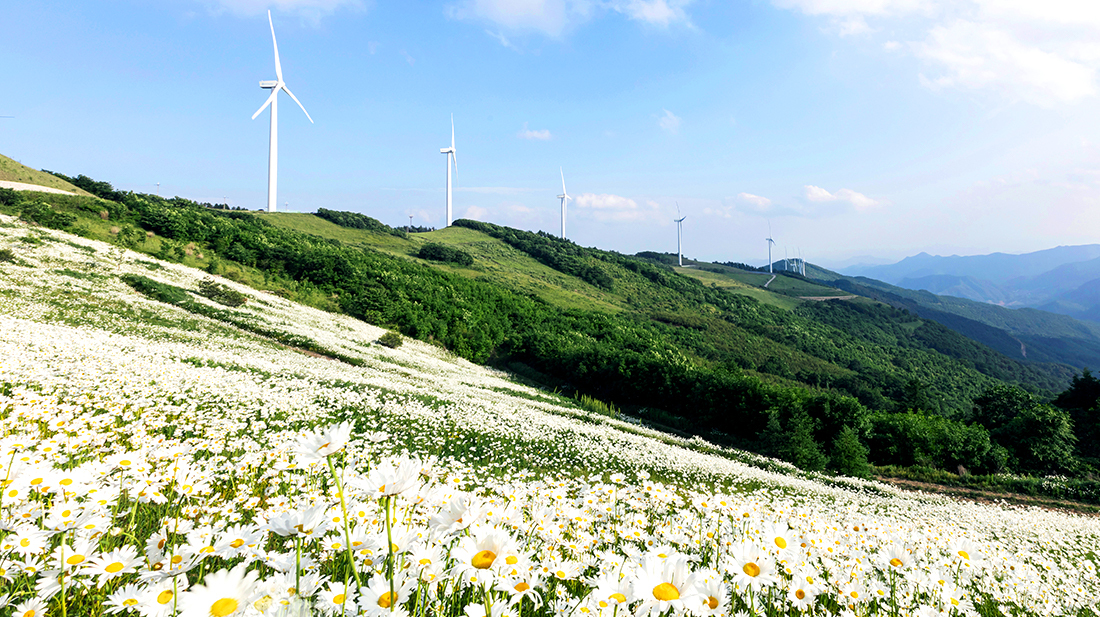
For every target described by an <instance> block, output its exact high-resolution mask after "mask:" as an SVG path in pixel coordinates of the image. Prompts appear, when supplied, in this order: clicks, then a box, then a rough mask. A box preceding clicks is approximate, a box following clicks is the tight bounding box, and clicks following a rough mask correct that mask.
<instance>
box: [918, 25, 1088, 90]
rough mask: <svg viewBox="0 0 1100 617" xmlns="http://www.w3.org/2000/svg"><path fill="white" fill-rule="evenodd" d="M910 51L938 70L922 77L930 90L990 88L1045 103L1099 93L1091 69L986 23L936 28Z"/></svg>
mask: <svg viewBox="0 0 1100 617" xmlns="http://www.w3.org/2000/svg"><path fill="white" fill-rule="evenodd" d="M913 51H914V52H915V53H916V55H917V57H919V58H922V59H924V60H926V61H928V62H929V63H930V64H932V65H934V66H936V67H937V68H939V69H940V70H941V71H942V74H941V75H940V76H938V77H925V76H923V75H922V78H923V79H922V80H921V81H922V83H923V84H925V85H926V86H927V87H929V88H932V89H934V90H935V89H940V88H945V87H961V88H970V89H993V90H998V91H1000V92H1002V93H1003V94H1004V95H1006V96H1008V97H1009V98H1013V99H1022V100H1025V101H1028V102H1030V103H1034V104H1037V105H1042V106H1047V107H1049V106H1052V105H1054V104H1055V103H1073V102H1076V101H1079V100H1081V99H1083V98H1086V97H1092V96H1095V95H1096V94H1097V86H1096V69H1095V68H1093V67H1089V66H1086V65H1084V64H1082V63H1080V62H1075V61H1074V60H1071V59H1069V58H1067V57H1065V56H1063V55H1059V54H1058V53H1055V52H1053V51H1046V50H1043V49H1040V48H1038V47H1036V46H1034V45H1027V44H1024V43H1022V42H1020V41H1019V40H1018V39H1017V38H1016V37H1014V36H1013V35H1012V34H1010V33H1009V32H1006V31H1004V30H1001V29H999V28H997V27H996V26H992V25H990V24H985V23H975V22H970V21H961V20H960V21H956V22H953V23H951V24H949V25H946V26H937V27H935V28H933V29H932V31H931V32H930V33H929V35H928V38H927V39H926V40H925V41H924V42H922V43H917V44H914V45H913Z"/></svg>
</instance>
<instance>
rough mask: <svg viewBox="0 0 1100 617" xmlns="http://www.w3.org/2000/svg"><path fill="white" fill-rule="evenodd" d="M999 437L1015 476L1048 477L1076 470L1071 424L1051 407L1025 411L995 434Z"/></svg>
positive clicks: (1074, 441)
mask: <svg viewBox="0 0 1100 617" xmlns="http://www.w3.org/2000/svg"><path fill="white" fill-rule="evenodd" d="M998 437H999V440H1000V441H1001V443H1002V445H1004V446H1005V447H1006V448H1007V449H1008V451H1009V455H1010V456H1011V457H1012V458H1013V463H1014V467H1015V468H1016V471H1018V472H1021V471H1023V472H1031V473H1040V474H1049V473H1060V472H1070V471H1073V469H1074V468H1075V467H1076V461H1075V460H1074V456H1073V455H1074V446H1075V445H1076V442H1077V437H1076V436H1075V435H1074V434H1073V420H1072V419H1071V418H1070V417H1069V414H1068V413H1066V412H1064V411H1062V410H1061V409H1058V408H1057V407H1054V406H1053V405H1043V404H1039V405H1033V406H1031V407H1027V408H1025V409H1024V410H1023V411H1022V412H1021V413H1020V414H1019V415H1017V416H1016V418H1015V419H1013V420H1012V421H1011V422H1009V423H1008V425H1007V426H1005V427H1004V428H1002V429H1000V431H998Z"/></svg>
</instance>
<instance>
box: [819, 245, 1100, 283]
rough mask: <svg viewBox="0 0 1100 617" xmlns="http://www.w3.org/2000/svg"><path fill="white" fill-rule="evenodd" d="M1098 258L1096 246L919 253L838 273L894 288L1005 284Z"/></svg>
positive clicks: (1099, 254) (1099, 255) (853, 267)
mask: <svg viewBox="0 0 1100 617" xmlns="http://www.w3.org/2000/svg"><path fill="white" fill-rule="evenodd" d="M1098 257H1100V244H1085V245H1081V246H1059V247H1056V248H1052V249H1046V250H1044V251H1036V252H1034V253H1024V254H1022V255H1010V254H1008V253H992V254H989V255H969V256H965V257H961V256H959V255H951V256H950V257H943V256H940V255H929V254H928V253H920V254H918V255H914V256H912V257H906V258H905V259H903V260H901V261H899V262H897V263H895V264H889V265H884V266H852V267H849V268H844V269H843V270H841V271H840V272H841V274H846V275H848V276H866V277H868V278H873V279H878V280H880V281H885V282H887V283H892V284H895V285H896V284H899V283H900V282H901V281H902V280H903V279H918V278H922V277H926V276H933V275H941V274H948V275H953V276H960V277H964V276H972V277H974V278H977V279H984V280H987V281H992V282H994V283H1006V282H1008V281H1010V280H1012V279H1015V278H1020V277H1026V278H1031V277H1035V276H1037V275H1040V274H1043V273H1044V272H1048V271H1050V270H1053V269H1055V268H1057V267H1059V266H1062V265H1064V264H1069V263H1074V262H1081V261H1088V260H1092V259H1096V258H1098Z"/></svg>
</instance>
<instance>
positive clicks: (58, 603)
mask: <svg viewBox="0 0 1100 617" xmlns="http://www.w3.org/2000/svg"><path fill="white" fill-rule="evenodd" d="M3 223H4V224H7V225H9V226H8V227H3V228H0V246H9V247H12V248H13V250H14V251H15V252H16V254H17V255H19V258H20V262H18V263H14V264H13V263H8V264H2V265H0V427H2V428H0V617H7V616H8V615H18V616H19V617H37V616H38V615H45V614H47V613H49V614H63V613H64V614H67V615H68V614H71V615H101V614H120V615H135V614H136V615H142V616H151V615H156V616H162V615H201V616H203V617H206V616H209V615H217V616H221V617H225V616H227V615H308V614H316V613H318V612H319V613H323V614H328V615H373V616H379V617H384V616H387V615H393V616H395V617H409V616H413V617H427V616H429V615H431V616H432V617H442V616H444V615H446V616H448V617H459V616H460V615H464V616H467V617H523V616H526V615H531V616H534V615H538V616H544V617H573V616H577V617H579V616H581V615H593V614H595V615H598V616H599V617H605V616H606V617H618V616H619V615H623V616H625V615H627V613H629V614H632V615H635V616H638V617H645V616H650V617H657V616H658V615H665V614H669V613H671V614H676V615H693V616H698V617H704V616H724V615H737V614H742V613H743V614H745V615H748V614H764V613H767V614H772V615H774V614H778V613H783V614H788V615H789V614H794V613H807V614H808V613H811V612H812V613H817V614H844V615H849V614H851V615H879V614H883V615H885V614H889V615H920V616H922V617H927V616H931V615H938V614H941V613H945V614H958V615H977V614H983V615H987V614H996V613H997V612H1000V613H1001V614H1012V613H1016V612H1019V613H1024V614H1033V615H1039V614H1043V615H1047V614H1055V615H1057V614H1079V611H1082V610H1086V609H1092V610H1094V611H1095V606H1096V604H1097V598H1100V580H1098V578H1097V573H1096V569H1097V562H1096V560H1097V555H1096V548H1097V547H1098V546H1100V523H1098V522H1097V520H1096V519H1093V518H1086V517H1080V516H1072V515H1067V514H1062V513H1055V512H1045V511H1040V510H1031V509H1020V508H1003V507H992V506H985V505H979V504H971V503H960V502H955V501H950V500H947V499H942V498H933V497H928V496H922V495H916V494H908V493H900V492H898V491H896V490H893V489H890V488H888V487H885V486H882V485H879V484H876V483H870V482H859V481H850V482H848V481H845V482H843V483H835V482H834V483H826V482H818V481H813V480H812V479H808V478H806V477H804V476H802V475H799V474H795V473H791V474H780V473H771V472H765V471H762V470H760V469H757V468H754V467H752V466H749V465H746V464H744V463H742V462H739V460H733V459H732V458H731V456H732V454H731V453H728V452H722V451H718V450H717V449H715V448H713V447H712V446H710V445H709V444H706V443H705V442H703V441H701V440H692V441H690V442H689V441H685V440H677V439H672V438H669V437H667V436H661V435H659V434H656V433H653V432H651V431H647V430H640V429H639V428H638V427H636V426H632V425H627V424H625V423H617V422H613V421H609V420H606V419H602V418H601V419H598V421H596V420H594V419H593V418H588V417H586V416H584V414H582V413H580V412H578V411H577V410H575V409H571V408H568V407H567V406H565V405H564V401H560V400H559V399H556V398H555V397H552V396H550V395H546V394H544V393H541V392H539V391H538V390H534V389H531V388H527V387H524V386H520V385H517V384H515V383H513V382H510V381H508V380H507V376H506V375H503V374H501V373H499V372H495V371H491V370H486V369H483V368H480V367H476V366H473V365H471V364H469V363H466V362H462V361H458V360H454V359H452V358H449V357H448V356H447V354H445V353H444V352H441V351H440V350H438V349H435V348H432V347H430V346H427V345H423V344H419V343H415V342H410V343H409V344H407V345H405V346H403V347H401V348H399V349H396V350H395V349H388V348H385V347H381V346H378V345H372V344H371V343H370V341H372V340H374V339H375V338H377V336H378V335H379V334H380V333H381V332H382V330H380V329H378V328H373V327H371V326H368V325H365V324H362V323H359V322H356V321H354V320H351V319H349V318H346V317H342V316H335V315H329V314H326V313H322V312H320V311H316V310H312V309H309V308H306V307H300V306H297V305H294V304H293V303H290V302H287V301H285V300H283V299H281V298H278V297H274V296H268V295H263V294H258V293H257V292H255V291H254V290H250V289H247V288H244V287H236V288H237V289H239V290H240V291H242V292H244V293H248V294H250V295H251V296H252V297H253V301H252V302H249V303H248V304H247V305H246V306H245V307H242V308H241V309H239V312H240V314H241V315H242V316H249V317H248V318H250V319H254V320H257V321H261V320H262V322H263V324H264V327H265V328H267V329H269V330H270V329H280V330H281V331H285V332H288V333H295V334H299V335H301V336H307V337H309V338H311V339H312V340H315V341H317V342H319V343H320V344H322V345H323V346H324V347H325V348H328V349H333V350H338V351H339V352H340V353H342V354H345V355H348V356H351V357H355V358H358V359H361V360H362V362H363V366H352V365H350V364H347V363H343V362H338V361H334V360H331V359H327V358H318V357H312V356H307V355H304V354H301V353H298V352H296V351H294V350H291V349H286V348H284V347H282V346H280V345H276V344H273V343H272V342H270V341H268V340H265V339H263V338H260V337H257V336H254V335H251V334H248V333H247V332H244V331H241V330H238V329H235V328H233V327H232V326H228V325H226V324H223V323H220V322H216V321H212V320H209V319H207V318H204V317H199V316H195V315H192V314H190V313H187V312H185V311H182V310H180V309H176V308H173V307H168V306H166V305H162V304H159V303H156V302H153V301H151V300H148V299H145V298H144V297H142V296H139V295H137V294H136V293H134V292H132V291H131V290H130V288H129V287H128V286H126V285H125V284H123V283H121V282H120V281H119V278H118V277H119V276H120V275H121V274H125V273H141V274H143V275H146V276H149V277H150V278H155V279H157V280H161V281H165V282H170V283H173V284H175V285H178V286H180V287H183V288H186V289H194V288H195V287H196V285H197V282H198V281H199V280H200V279H201V278H202V277H203V276H204V274H203V273H200V272H196V271H192V270H188V269H186V268H183V267H182V266H178V265H172V264H163V263H155V264H154V263H153V262H152V261H151V260H149V259H148V258H145V257H142V256H139V255H136V254H133V253H126V252H121V251H118V250H117V249H113V248H111V247H109V246H108V245H104V244H100V243H95V242H90V241H87V240H83V239H79V238H74V237H72V236H67V235H64V234H61V233H58V232H47V231H42V230H33V229H28V228H26V227H23V226H21V225H18V224H15V223H14V222H12V221H11V219H6V218H5V219H3ZM22 238H38V240H37V241H35V242H28V241H25V240H22ZM150 268H152V269H150ZM227 284H230V283H227ZM242 318H243V317H242ZM734 458H737V457H734ZM740 460H750V458H749V457H747V456H741V457H740ZM777 468H780V469H781V466H777ZM792 611H793V613H792Z"/></svg>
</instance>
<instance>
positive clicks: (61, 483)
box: [58, 478, 73, 486]
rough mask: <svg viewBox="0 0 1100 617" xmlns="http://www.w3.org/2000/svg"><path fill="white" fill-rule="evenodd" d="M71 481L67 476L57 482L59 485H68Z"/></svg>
mask: <svg viewBox="0 0 1100 617" xmlns="http://www.w3.org/2000/svg"><path fill="white" fill-rule="evenodd" d="M72 483H73V481H72V480H70V479H69V478H65V479H64V480H62V481H60V482H58V484H60V485H61V486H68V485H70V484H72Z"/></svg>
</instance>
